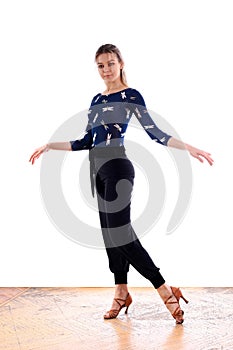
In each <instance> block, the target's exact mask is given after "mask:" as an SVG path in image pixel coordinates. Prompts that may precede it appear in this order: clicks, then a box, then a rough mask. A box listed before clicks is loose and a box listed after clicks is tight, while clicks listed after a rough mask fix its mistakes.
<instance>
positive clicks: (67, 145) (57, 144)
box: [29, 142, 72, 164]
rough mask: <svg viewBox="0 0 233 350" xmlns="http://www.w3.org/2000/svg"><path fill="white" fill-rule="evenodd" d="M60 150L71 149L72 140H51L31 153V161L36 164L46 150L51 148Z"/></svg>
mask: <svg viewBox="0 0 233 350" xmlns="http://www.w3.org/2000/svg"><path fill="white" fill-rule="evenodd" d="M51 149H53V150H59V151H71V150H72V149H71V143H70V142H50V143H47V144H46V145H44V146H42V147H40V148H37V149H36V150H35V152H34V153H33V154H32V155H31V157H30V159H29V162H31V163H32V164H34V162H35V160H36V159H38V158H39V157H40V156H41V155H42V154H43V153H44V152H48V151H49V150H51Z"/></svg>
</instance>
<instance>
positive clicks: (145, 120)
mask: <svg viewBox="0 0 233 350" xmlns="http://www.w3.org/2000/svg"><path fill="white" fill-rule="evenodd" d="M128 102H129V109H130V111H131V113H132V114H133V115H135V116H136V118H137V119H138V121H139V123H140V124H141V125H142V127H143V129H144V130H145V131H146V133H147V134H148V136H149V137H150V138H151V139H152V140H154V141H156V142H158V143H160V144H162V145H164V146H167V143H168V140H169V139H170V138H171V135H168V134H167V133H165V132H164V131H162V130H161V129H159V127H158V126H157V125H156V123H155V122H154V120H153V119H152V117H151V116H150V114H149V112H148V110H147V108H146V104H145V101H144V99H143V97H142V95H141V94H140V93H139V92H138V91H137V90H135V89H132V91H131V94H130V98H129V100H128Z"/></svg>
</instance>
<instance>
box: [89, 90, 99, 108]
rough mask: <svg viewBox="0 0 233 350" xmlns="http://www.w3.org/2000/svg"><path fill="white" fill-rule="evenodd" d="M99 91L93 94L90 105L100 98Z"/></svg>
mask: <svg viewBox="0 0 233 350" xmlns="http://www.w3.org/2000/svg"><path fill="white" fill-rule="evenodd" d="M100 96H101V93H100V92H99V93H98V94H97V95H95V96H94V97H93V98H92V100H91V106H93V105H94V104H95V103H96V102H97V101H98V100H99V98H100Z"/></svg>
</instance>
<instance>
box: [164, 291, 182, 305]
mask: <svg viewBox="0 0 233 350" xmlns="http://www.w3.org/2000/svg"><path fill="white" fill-rule="evenodd" d="M172 297H175V296H174V294H171V295H170V297H168V298H167V299H166V300H165V302H164V304H165V305H166V304H179V302H178V300H177V299H176V301H169V300H170V299H171V298H172ZM175 298H176V297H175Z"/></svg>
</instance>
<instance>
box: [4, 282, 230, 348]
mask: <svg viewBox="0 0 233 350" xmlns="http://www.w3.org/2000/svg"><path fill="white" fill-rule="evenodd" d="M182 290H183V293H184V295H185V296H186V297H187V298H188V299H189V300H190V303H189V304H187V305H186V304H183V303H182V301H181V303H182V308H183V309H184V311H185V322H184V324H183V325H176V324H175V321H174V319H173V318H172V317H171V316H170V314H169V313H168V311H167V309H166V308H165V306H164V305H163V303H162V301H161V299H160V298H159V296H158V294H156V291H155V290H154V289H153V288H131V289H130V292H131V295H132V297H133V304H132V305H131V306H130V308H129V313H128V315H125V314H124V311H123V310H122V311H121V313H120V315H119V316H118V318H117V319H115V320H104V319H103V313H104V312H105V311H106V310H107V309H109V306H110V304H111V301H112V295H113V289H112V288H0V349H1V350H79V349H81V350H92V349H95V350H99V349H100V350H131V349H132V350H144V349H145V350H156V349H159V350H173V349H174V350H184V349H185V350H230V349H233V288H182Z"/></svg>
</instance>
